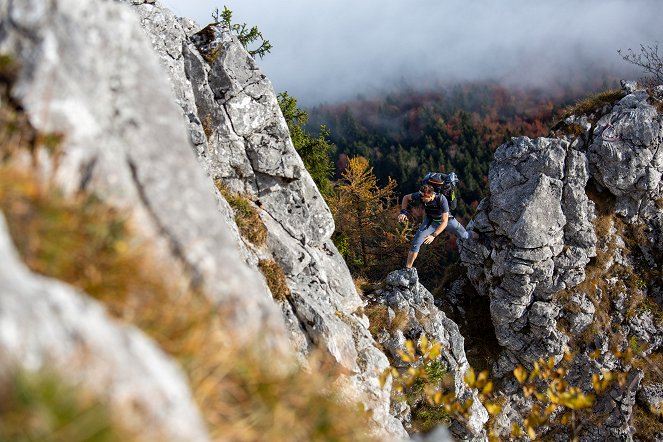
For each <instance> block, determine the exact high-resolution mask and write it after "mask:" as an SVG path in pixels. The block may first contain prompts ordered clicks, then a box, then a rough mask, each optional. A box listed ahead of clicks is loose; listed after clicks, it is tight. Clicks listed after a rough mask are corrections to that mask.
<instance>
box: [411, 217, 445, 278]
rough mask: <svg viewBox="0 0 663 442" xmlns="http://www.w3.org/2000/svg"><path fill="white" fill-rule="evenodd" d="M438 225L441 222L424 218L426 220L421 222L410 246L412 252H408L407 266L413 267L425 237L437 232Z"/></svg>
mask: <svg viewBox="0 0 663 442" xmlns="http://www.w3.org/2000/svg"><path fill="white" fill-rule="evenodd" d="M438 225H439V224H436V223H432V222H429V220H428V219H427V218H424V222H422V223H421V226H419V229H418V230H417V233H416V234H415V235H414V239H413V240H412V245H411V246H410V252H409V253H408V254H407V262H406V264H405V266H406V267H407V268H410V267H412V264H414V260H415V259H417V255H418V254H419V248H420V247H421V245H422V244H423V243H424V239H426V237H427V236H428V235H430V234H431V233H433V232H435V229H436V228H437V226H438Z"/></svg>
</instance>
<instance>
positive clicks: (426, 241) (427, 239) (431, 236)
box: [424, 235, 435, 244]
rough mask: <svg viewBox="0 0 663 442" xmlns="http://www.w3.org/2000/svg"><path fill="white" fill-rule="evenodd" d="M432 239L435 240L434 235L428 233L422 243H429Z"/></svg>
mask: <svg viewBox="0 0 663 442" xmlns="http://www.w3.org/2000/svg"><path fill="white" fill-rule="evenodd" d="M433 241H435V237H434V236H433V235H428V236H427V237H426V239H424V244H430V243H432V242H433Z"/></svg>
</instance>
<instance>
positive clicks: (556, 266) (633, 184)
mask: <svg viewBox="0 0 663 442" xmlns="http://www.w3.org/2000/svg"><path fill="white" fill-rule="evenodd" d="M657 94H659V95H657ZM660 99H661V96H660V92H654V94H653V95H652V94H651V93H650V92H647V91H645V90H640V89H638V88H637V87H636V86H635V85H634V84H633V83H625V84H624V97H623V98H622V99H620V100H618V101H617V102H616V103H614V105H604V106H602V107H599V108H597V109H595V110H594V111H593V112H591V113H589V114H588V115H578V116H571V117H568V118H567V119H566V120H565V121H564V122H563V123H562V124H560V125H558V126H557V133H556V135H557V137H551V138H537V139H534V140H532V139H529V138H526V137H521V138H514V139H513V140H511V141H510V142H508V143H506V144H504V145H502V146H500V147H499V148H498V149H497V151H496V152H495V158H494V161H493V162H492V163H491V166H490V172H489V179H490V193H491V194H490V197H488V198H486V199H485V200H483V201H482V202H481V203H480V205H479V207H478V210H477V214H476V216H475V218H474V220H473V222H472V224H473V226H474V227H473V228H474V229H475V230H477V231H480V232H484V233H485V234H486V236H487V237H488V238H489V240H488V241H485V240H482V241H473V240H468V241H460V242H459V246H460V249H461V259H462V261H463V262H464V264H465V265H466V266H467V267H468V276H469V278H470V280H471V281H472V283H473V285H474V287H475V288H476V289H477V291H478V292H479V293H480V294H481V295H484V296H488V297H489V299H490V315H491V319H492V322H493V324H494V327H495V334H496V337H497V339H498V342H499V344H500V346H501V347H503V351H502V354H501V356H500V358H499V360H498V361H497V362H496V363H495V365H494V367H493V374H494V375H495V376H497V377H505V376H506V375H507V374H508V373H509V372H510V371H511V370H513V368H514V366H515V365H516V364H523V365H525V366H526V367H531V366H532V363H533V362H534V361H535V360H537V359H538V358H540V357H546V358H547V357H549V356H553V357H554V358H555V360H556V361H560V360H561V358H562V355H563V353H564V352H565V351H566V350H569V349H570V350H573V351H574V352H576V354H579V356H577V358H576V360H575V361H574V364H573V367H572V369H571V371H570V372H569V376H570V377H571V378H572V382H573V383H574V384H573V385H581V386H583V388H585V389H586V390H591V385H592V384H591V376H592V374H597V373H601V372H602V371H604V370H615V371H625V372H629V377H628V381H627V382H626V383H625V385H623V386H621V387H615V390H614V391H611V392H609V393H608V394H606V395H605V396H603V399H602V400H601V401H599V402H598V403H597V404H596V405H595V408H594V411H595V412H596V413H597V415H600V416H604V417H605V422H604V425H603V426H602V427H598V428H595V429H593V430H592V431H593V432H589V433H587V434H586V436H584V437H585V439H583V440H605V438H610V437H612V438H616V440H631V435H632V433H633V428H632V427H631V426H630V425H632V423H631V422H630V416H631V413H632V407H633V406H634V404H635V396H636V391H638V389H639V388H640V383H641V380H642V373H639V372H637V370H636V371H634V369H633V368H632V366H631V365H630V362H629V361H628V360H626V361H625V360H621V359H617V358H615V357H614V355H613V353H614V352H615V351H617V350H619V351H624V350H625V349H627V348H629V347H630V348H636V349H637V351H639V352H640V353H641V354H644V355H646V354H649V353H651V352H654V351H657V350H658V349H660V348H661V340H660V332H661V324H660V323H659V324H658V325H656V321H655V320H653V319H652V318H653V316H652V315H653V313H652V312H651V311H650V309H647V308H640V307H638V305H637V303H638V302H642V300H647V299H649V301H647V302H656V300H655V294H656V293H658V292H660V287H658V286H657V284H660V280H659V279H656V278H654V280H651V281H646V282H645V281H640V282H638V283H637V284H633V283H632V282H631V283H630V285H629V280H633V279H634V278H636V277H635V276H628V275H629V270H628V269H634V268H635V267H638V266H640V268H641V269H642V270H641V271H645V272H652V271H653V272H654V273H651V274H652V275H654V276H655V275H656V274H657V273H656V270H655V269H656V268H657V267H659V268H660V257H661V254H660V251H661V244H662V242H661V240H662V239H663V237H661V216H662V213H663V205H662V204H661V201H663V199H662V197H663V185H662V183H661V174H662V173H663V147H662V145H661V143H662V141H663V127H662V123H661V122H662V120H663V118H662V117H661V114H660V112H659V111H658V110H657V109H656V107H655V106H654V104H656V103H657V102H658V103H659V106H660ZM565 128H566V129H569V130H568V131H565ZM587 189H591V191H592V192H594V195H593V200H592V199H590V198H589V197H588V194H589V191H588V190H587ZM597 204H600V205H601V208H600V210H599V208H598V207H596V206H597ZM599 212H600V213H599ZM599 215H600V216H601V220H600V223H598V224H597V219H598V216H599ZM608 223H609V224H608ZM620 223H621V224H620ZM606 225H607V227H606ZM618 225H619V226H622V227H619V226H618ZM599 228H600V229H601V231H600V233H599V230H598V229H599ZM636 231H640V232H642V234H641V235H640V236H638V237H637V238H633V237H630V238H627V237H626V236H628V235H631V236H634V234H633V233H632V232H636ZM629 232H630V233H629ZM636 256H637V257H638V258H637V259H638V261H637V262H636V258H635V257H636ZM647 269H651V270H647ZM590 270H591V276H590V277H591V278H592V280H590V281H587V282H585V284H583V285H582V286H581V285H580V284H581V283H582V282H583V281H585V280H586V278H587V277H588V271H590ZM630 272H633V270H630ZM633 274H635V273H633ZM647 274H649V273H647ZM658 278H660V275H659V276H658ZM657 281H658V282H657ZM636 299H640V300H641V301H636ZM607 300H609V301H607ZM658 309H659V310H660V304H659V307H658ZM597 321H608V323H607V324H605V325H604V326H605V327H609V330H605V331H604V332H603V333H604V334H603V335H597V336H595V337H594V339H589V338H590V337H591V336H587V337H584V338H583V337H581V335H583V333H584V335H587V330H589V329H590V327H595V328H593V329H592V330H599V328H600V327H601V326H599V325H596V324H595V323H596V322H597ZM596 327H599V328H596ZM584 335H583V336H584ZM638 342H646V343H647V344H646V345H645V346H644V347H643V348H639V347H638V344H637V343H638ZM570 345H571V346H572V347H569V346H570ZM590 352H593V353H592V354H593V355H594V356H596V355H600V356H599V357H598V358H596V357H594V358H590V357H588V356H587V355H588V354H589V353H590ZM509 394H511V395H512V396H511V397H512V400H510V402H514V401H515V402H517V401H518V400H519V399H518V397H519V393H518V392H517V391H511V392H510V393H509ZM515 402H514V403H515ZM507 408H510V409H512V410H515V409H516V408H518V407H511V406H509V407H507Z"/></svg>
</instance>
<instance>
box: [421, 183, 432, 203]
mask: <svg viewBox="0 0 663 442" xmlns="http://www.w3.org/2000/svg"><path fill="white" fill-rule="evenodd" d="M419 193H421V199H422V200H423V201H424V202H425V203H427V202H429V201H433V198H435V190H434V189H433V186H430V185H428V184H424V185H423V186H421V187H420V188H419Z"/></svg>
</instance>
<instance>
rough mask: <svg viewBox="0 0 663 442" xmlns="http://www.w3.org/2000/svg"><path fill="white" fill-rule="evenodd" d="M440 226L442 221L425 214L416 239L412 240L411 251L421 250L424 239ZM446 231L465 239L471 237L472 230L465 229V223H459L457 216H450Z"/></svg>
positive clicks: (415, 236)
mask: <svg viewBox="0 0 663 442" xmlns="http://www.w3.org/2000/svg"><path fill="white" fill-rule="evenodd" d="M439 226H440V223H438V222H436V221H433V220H432V219H430V218H428V217H427V216H424V220H423V221H422V223H421V225H420V226H419V229H417V233H416V234H415V235H414V239H413V240H412V245H411V246H410V251H411V252H419V248H420V247H421V245H422V244H423V243H424V239H426V237H427V236H428V235H430V234H432V233H433V232H435V230H436V229H437V228H438V227H439ZM444 231H445V232H451V233H454V234H455V235H456V236H457V237H459V238H463V239H469V237H470V232H468V231H467V230H465V227H463V225H462V224H461V223H459V222H458V221H457V220H456V218H454V217H452V216H450V217H449V222H447V228H446V229H444Z"/></svg>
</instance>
